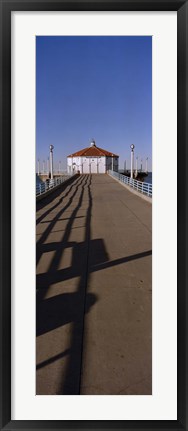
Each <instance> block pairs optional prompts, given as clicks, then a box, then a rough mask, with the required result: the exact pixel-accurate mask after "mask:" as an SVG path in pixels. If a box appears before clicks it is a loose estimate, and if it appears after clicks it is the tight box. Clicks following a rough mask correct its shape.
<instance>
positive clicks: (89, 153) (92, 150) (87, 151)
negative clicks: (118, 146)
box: [67, 145, 119, 157]
mask: <svg viewBox="0 0 188 431" xmlns="http://www.w3.org/2000/svg"><path fill="white" fill-rule="evenodd" d="M80 156H86V157H97V156H98V157H100V156H109V157H112V156H114V157H119V156H118V155H117V154H114V153H111V152H110V151H106V150H103V149H102V148H99V147H96V145H93V146H91V147H87V148H83V150H80V151H77V152H76V153H73V154H69V156H67V157H80Z"/></svg>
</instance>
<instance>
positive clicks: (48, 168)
mask: <svg viewBox="0 0 188 431" xmlns="http://www.w3.org/2000/svg"><path fill="white" fill-rule="evenodd" d="M49 172H50V165H49V157H48V158H47V175H48V177H49Z"/></svg>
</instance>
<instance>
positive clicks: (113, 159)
mask: <svg viewBox="0 0 188 431" xmlns="http://www.w3.org/2000/svg"><path fill="white" fill-rule="evenodd" d="M113 170H114V155H113V154H112V172H113Z"/></svg>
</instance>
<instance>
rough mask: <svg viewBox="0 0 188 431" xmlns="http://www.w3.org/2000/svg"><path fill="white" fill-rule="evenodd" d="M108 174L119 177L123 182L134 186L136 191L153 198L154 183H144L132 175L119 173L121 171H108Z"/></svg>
mask: <svg viewBox="0 0 188 431" xmlns="http://www.w3.org/2000/svg"><path fill="white" fill-rule="evenodd" d="M108 174H109V175H111V176H112V177H115V178H117V179H118V180H119V181H121V182H122V183H124V184H127V185H128V186H130V187H132V188H133V189H135V190H136V191H138V192H140V193H143V194H144V195H147V196H149V197H150V198H152V184H149V183H144V182H142V181H137V180H135V179H132V178H130V177H126V176H125V175H122V174H119V172H115V171H108Z"/></svg>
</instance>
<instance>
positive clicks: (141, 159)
mask: <svg viewBox="0 0 188 431" xmlns="http://www.w3.org/2000/svg"><path fill="white" fill-rule="evenodd" d="M140 172H142V159H141V166H140Z"/></svg>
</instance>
